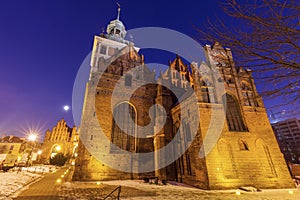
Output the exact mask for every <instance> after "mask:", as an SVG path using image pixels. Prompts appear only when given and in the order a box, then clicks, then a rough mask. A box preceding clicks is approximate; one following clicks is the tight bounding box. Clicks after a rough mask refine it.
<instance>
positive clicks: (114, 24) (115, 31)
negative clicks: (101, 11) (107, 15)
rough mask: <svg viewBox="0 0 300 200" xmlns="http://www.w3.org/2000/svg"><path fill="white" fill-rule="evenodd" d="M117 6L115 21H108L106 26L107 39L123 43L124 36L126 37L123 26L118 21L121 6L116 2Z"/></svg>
mask: <svg viewBox="0 0 300 200" xmlns="http://www.w3.org/2000/svg"><path fill="white" fill-rule="evenodd" d="M116 3H117V5H118V15H117V19H115V20H113V21H110V23H109V25H108V26H107V29H106V31H107V36H108V39H111V40H115V41H118V42H122V43H124V42H125V40H124V38H125V36H126V30H125V26H124V24H123V23H122V22H121V21H120V12H121V6H120V4H119V3H118V2H116Z"/></svg>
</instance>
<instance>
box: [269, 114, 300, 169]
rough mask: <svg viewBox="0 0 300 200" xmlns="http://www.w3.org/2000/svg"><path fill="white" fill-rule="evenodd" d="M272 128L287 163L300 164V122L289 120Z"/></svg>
mask: <svg viewBox="0 0 300 200" xmlns="http://www.w3.org/2000/svg"><path fill="white" fill-rule="evenodd" d="M272 127H273V130H274V133H275V135H276V138H277V141H278V144H279V147H280V149H281V152H282V153H283V155H284V158H285V160H286V162H287V163H295V164H300V120H299V119H296V118H293V119H287V120H284V121H281V122H277V123H274V124H272Z"/></svg>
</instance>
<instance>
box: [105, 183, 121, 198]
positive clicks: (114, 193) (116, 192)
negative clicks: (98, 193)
mask: <svg viewBox="0 0 300 200" xmlns="http://www.w3.org/2000/svg"><path fill="white" fill-rule="evenodd" d="M120 194H121V186H118V187H116V188H115V189H113V191H111V192H110V193H109V194H108V195H106V196H105V197H104V198H103V200H106V199H107V200H108V199H112V200H113V199H117V200H120Z"/></svg>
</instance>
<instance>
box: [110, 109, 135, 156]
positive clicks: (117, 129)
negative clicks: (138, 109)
mask: <svg viewBox="0 0 300 200" xmlns="http://www.w3.org/2000/svg"><path fill="white" fill-rule="evenodd" d="M130 118H131V119H130ZM135 121H136V113H135V110H134V108H133V107H132V106H131V105H130V104H129V103H122V104H120V105H118V106H117V107H116V108H115V109H114V116H113V123H112V133H111V142H112V143H113V144H114V145H112V147H111V151H118V148H117V147H119V148H121V149H123V150H125V151H130V152H134V151H135V137H134V136H135ZM116 122H117V123H116Z"/></svg>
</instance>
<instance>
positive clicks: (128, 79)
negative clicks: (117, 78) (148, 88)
mask: <svg viewBox="0 0 300 200" xmlns="http://www.w3.org/2000/svg"><path fill="white" fill-rule="evenodd" d="M131 85H132V76H131V75H126V76H125V86H129V87H131Z"/></svg>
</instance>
